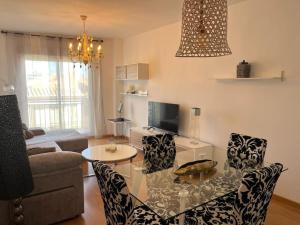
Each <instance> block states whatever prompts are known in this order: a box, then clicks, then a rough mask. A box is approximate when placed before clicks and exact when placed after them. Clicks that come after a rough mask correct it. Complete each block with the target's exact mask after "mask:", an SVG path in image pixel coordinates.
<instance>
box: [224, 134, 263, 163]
mask: <svg viewBox="0 0 300 225" xmlns="http://www.w3.org/2000/svg"><path fill="white" fill-rule="evenodd" d="M266 147H267V140H265V139H262V138H255V137H250V136H247V135H241V134H236V133H232V134H231V136H230V140H229V143H228V147H227V157H228V162H229V165H230V166H232V167H234V168H237V169H242V168H245V167H256V166H260V165H262V163H263V161H264V157H265V152H266Z"/></svg>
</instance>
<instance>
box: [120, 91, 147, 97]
mask: <svg viewBox="0 0 300 225" xmlns="http://www.w3.org/2000/svg"><path fill="white" fill-rule="evenodd" d="M120 94H121V95H128V96H138V97H147V96H148V94H139V93H136V94H131V93H125V92H122V93H120Z"/></svg>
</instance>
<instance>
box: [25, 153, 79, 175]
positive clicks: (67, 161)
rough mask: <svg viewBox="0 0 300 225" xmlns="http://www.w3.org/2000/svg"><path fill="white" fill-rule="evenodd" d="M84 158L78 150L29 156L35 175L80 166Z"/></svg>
mask: <svg viewBox="0 0 300 225" xmlns="http://www.w3.org/2000/svg"><path fill="white" fill-rule="evenodd" d="M82 160H83V158H82V156H81V154H79V153H76V152H49V153H43V154H38V155H32V156H30V157H29V161H30V167H31V172H32V174H33V175H36V174H45V173H51V172H56V171H61V170H65V169H70V168H74V167H79V166H81V163H82Z"/></svg>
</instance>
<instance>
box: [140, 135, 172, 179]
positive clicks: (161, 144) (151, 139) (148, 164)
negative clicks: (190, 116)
mask: <svg viewBox="0 0 300 225" xmlns="http://www.w3.org/2000/svg"><path fill="white" fill-rule="evenodd" d="M142 143H143V151H144V167H145V171H146V172H148V173H152V172H155V171H158V170H162V169H168V168H170V167H172V166H173V164H174V161H175V157H176V146H175V141H174V138H173V135H171V134H157V135H153V136H144V137H143V140H142Z"/></svg>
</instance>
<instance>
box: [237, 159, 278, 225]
mask: <svg viewBox="0 0 300 225" xmlns="http://www.w3.org/2000/svg"><path fill="white" fill-rule="evenodd" d="M282 168H283V166H282V164H280V163H275V164H272V165H271V166H269V167H263V168H261V169H258V170H256V171H254V172H250V173H248V174H246V175H245V176H244V177H243V179H242V183H241V185H240V187H239V189H238V192H237V196H236V200H235V205H234V207H235V209H236V210H237V212H238V214H239V215H240V218H241V220H242V221H243V224H245V225H263V224H264V221H265V218H266V214H267V209H268V205H269V203H270V200H271V197H272V195H273V191H274V188H275V185H276V182H277V180H278V178H279V176H280V174H281V172H282Z"/></svg>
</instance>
